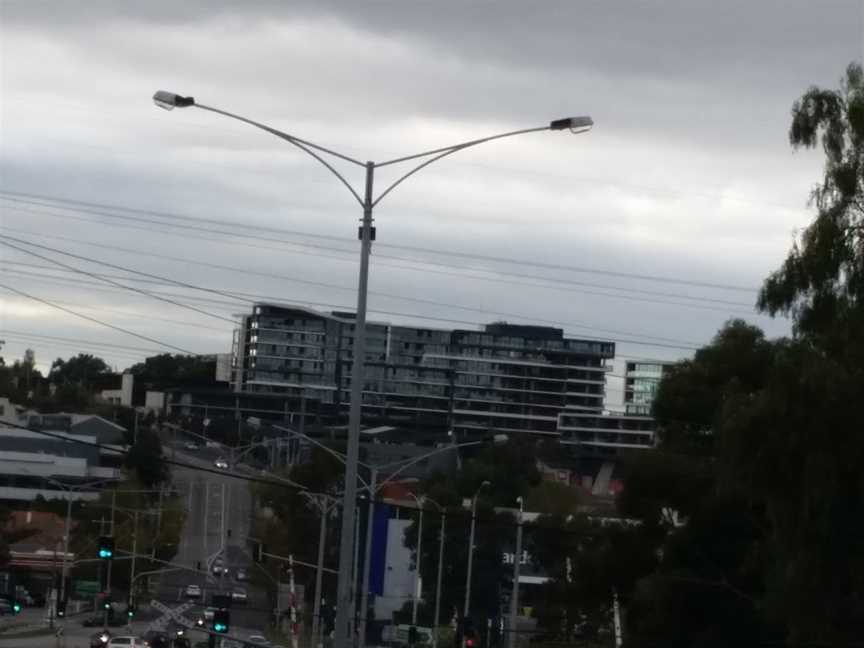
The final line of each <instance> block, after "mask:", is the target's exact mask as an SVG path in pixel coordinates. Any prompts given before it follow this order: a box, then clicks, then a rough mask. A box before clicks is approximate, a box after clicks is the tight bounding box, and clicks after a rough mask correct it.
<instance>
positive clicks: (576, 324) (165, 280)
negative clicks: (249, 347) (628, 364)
mask: <svg viewBox="0 0 864 648" xmlns="http://www.w3.org/2000/svg"><path fill="white" fill-rule="evenodd" d="M3 238H4V237H3V235H2V234H0V245H8V244H7V243H4V242H3V241H2V239H3ZM9 238H11V240H15V241H18V242H21V243H25V244H26V245H32V246H35V247H38V248H41V249H44V250H49V251H52V252H55V253H57V254H63V255H66V256H71V257H74V258H76V259H81V260H85V261H87V262H90V263H96V264H100V265H106V266H108V267H112V268H122V269H123V271H124V272H128V273H133V274H142V275H143V276H146V277H152V278H158V281H150V282H147V283H158V284H159V285H165V284H166V283H171V284H175V285H179V286H182V287H185V288H191V289H195V290H206V291H208V292H209V291H211V290H212V289H209V288H205V287H202V286H196V285H194V284H189V283H187V282H176V281H174V280H171V279H168V278H164V277H159V276H158V275H152V274H150V273H139V272H138V271H137V270H132V269H130V268H125V267H123V266H117V265H114V264H108V263H104V262H101V261H98V260H96V259H94V258H92V257H84V256H81V255H76V254H71V253H69V252H65V251H63V250H59V249H57V248H51V247H48V246H43V245H39V244H36V243H31V242H29V241H24V240H23V239H16V238H12V237H9ZM11 247H15V246H11ZM15 249H18V250H20V251H23V252H27V251H26V250H23V249H21V248H17V247H16V248H15ZM34 256H37V257H39V258H42V259H46V257H43V256H41V255H38V254H34ZM49 261H51V262H52V263H57V264H58V265H61V266H63V265H64V264H60V263H58V262H56V261H53V260H49ZM0 263H3V262H2V261H0ZM13 263H14V262H13ZM35 267H40V266H35ZM64 267H68V266H64ZM71 271H73V272H77V271H78V270H77V269H72V270H71ZM85 274H88V275H89V276H91V277H94V278H99V279H103V280H106V281H109V279H108V278H109V277H112V275H105V274H99V273H85ZM114 278H122V279H126V280H127V281H136V279H134V278H131V277H116V275H115V276H114ZM289 280H290V279H289ZM109 282H110V281H109ZM110 283H115V282H110ZM300 283H306V282H303V281H302V280H300ZM309 283H311V284H312V285H315V286H322V285H323V286H326V285H327V284H322V283H320V282H309ZM144 293H145V294H146V295H148V296H155V295H157V294H158V293H153V292H152V291H144ZM218 294H219V295H222V296H230V297H236V296H238V295H243V296H246V297H251V298H254V299H277V298H272V297H268V296H265V295H255V294H251V293H241V292H233V291H218ZM157 298H158V297H157ZM278 299H279V300H280V301H285V298H278ZM163 301H168V302H169V303H172V304H175V305H179V304H178V302H175V301H172V300H164V299H163ZM415 301H417V302H418V303H422V304H428V305H432V306H437V307H443V308H453V309H456V310H464V311H469V312H474V313H481V314H485V315H491V316H494V317H515V318H519V319H531V320H532V321H534V322H540V323H544V324H551V325H555V326H567V327H571V328H583V329H588V330H593V331H599V332H605V333H609V334H612V335H637V336H638V335H642V336H644V337H646V338H652V339H657V340H662V341H666V342H679V341H680V340H677V339H674V338H668V337H662V336H653V335H648V334H642V333H631V332H627V331H621V330H616V329H609V328H603V327H598V326H594V325H590V324H585V323H583V322H564V321H561V320H553V319H544V318H538V317H532V318H528V317H526V316H524V315H521V314H519V313H509V312H502V311H494V310H490V309H484V308H475V307H470V306H460V305H456V304H449V303H446V302H438V301H433V300H424V299H418V300H415ZM193 310H196V311H197V312H204V311H201V310H200V309H193ZM204 314H207V315H210V313H207V312H204ZM214 317H218V318H219V319H226V318H224V317H221V316H214ZM229 321H231V323H232V324H233V323H235V320H233V319H232V320H229Z"/></svg>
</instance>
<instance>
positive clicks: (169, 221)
mask: <svg viewBox="0 0 864 648" xmlns="http://www.w3.org/2000/svg"><path fill="white" fill-rule="evenodd" d="M0 197H2V198H3V200H8V201H12V202H19V203H24V204H31V205H34V204H35V205H39V206H45V207H53V208H60V209H67V210H71V211H79V212H81V213H90V214H94V215H99V216H104V217H108V218H119V219H125V220H133V221H134V220H139V221H141V222H147V223H151V224H158V225H163V226H169V227H176V228H181V229H189V230H192V231H196V230H197V231H203V232H205V233H222V234H225V235H228V236H234V237H245V238H250V239H258V240H263V241H267V242H272V241H273V240H274V239H273V237H272V236H271V237H266V238H264V237H259V236H253V235H250V234H248V233H244V234H239V233H236V232H230V231H225V230H213V229H212V228H203V227H193V226H187V225H179V224H178V223H176V221H177V220H184V221H189V222H199V223H211V224H220V225H224V226H228V227H242V228H244V229H246V230H248V229H258V230H261V231H267V232H276V233H284V234H289V235H294V236H302V237H306V238H317V239H325V240H330V241H343V242H346V243H354V241H353V239H349V238H345V237H336V236H328V235H322V234H315V233H311V232H300V231H296V230H287V229H283V228H273V227H265V226H257V225H253V224H247V223H243V224H236V223H230V222H227V221H219V220H216V219H203V218H196V217H190V216H183V215H180V214H172V213H166V212H158V211H153V210H141V209H136V208H132V207H123V206H117V205H105V204H100V203H86V202H83V201H74V200H69V199H62V198H56V197H52V196H47V195H44V194H41V195H40V194H27V193H23V192H12V191H3V190H0ZM22 197H23V198H22ZM28 199H30V200H28ZM33 199H35V200H33ZM39 200H41V201H42V202H38V201H39ZM45 201H49V203H48V204H46V202H45ZM50 203H60V204H59V205H56V204H50ZM63 203H67V204H71V205H84V206H85V207H96V208H97V209H87V208H85V207H65V206H63ZM99 209H114V210H121V211H127V212H131V213H141V214H145V215H150V216H155V217H156V218H162V219H166V220H164V221H162V220H158V221H152V220H146V219H140V218H136V217H132V216H127V215H121V214H116V213H110V212H104V211H98V210H99ZM277 240H278V241H279V242H282V243H284V244H287V245H297V243H294V242H292V241H286V240H281V239H277ZM303 245H304V246H305V247H312V248H318V249H322V250H327V251H337V252H341V253H353V250H347V249H345V248H332V247H326V246H320V245H317V244H312V243H308V242H307V243H304V244H303ZM378 246H379V247H391V248H398V249H404V250H408V251H412V252H424V253H429V254H437V255H443V256H452V257H458V258H467V259H471V260H479V261H487V262H492V263H502V264H511V265H519V266H532V267H536V268H542V269H547V270H555V271H567V272H574V273H579V274H598V275H604V276H610V277H616V278H624V279H637V280H642V281H653V282H659V283H669V284H676V285H687V286H694V287H698V288H713V289H721V290H730V291H737V292H748V293H755V292H757V289H755V288H752V287H748V286H740V285H734V284H724V283H716V282H703V281H694V280H689V279H680V278H676V277H664V276H659V275H651V274H645V273H632V272H621V271H617V270H606V269H601V268H590V267H583V266H571V265H566V264H554V263H545V262H540V261H532V260H530V259H514V258H509V257H498V256H492V255H483V254H476V253H468V252H454V251H450V250H440V249H435V248H425V247H418V246H406V245H396V244H387V243H379V244H378ZM377 256H379V257H381V258H388V259H396V260H402V261H416V259H411V258H406V257H398V256H391V255H377ZM434 265H444V266H445V267H447V264H437V263H436V264H434ZM449 267H460V266H452V265H451V266H449ZM461 268H462V269H466V268H465V267H464V266H462V267H461ZM467 269H470V268H467ZM503 274H508V273H503ZM516 276H517V277H521V276H524V275H522V274H519V275H516ZM544 279H547V280H548V279H549V278H544Z"/></svg>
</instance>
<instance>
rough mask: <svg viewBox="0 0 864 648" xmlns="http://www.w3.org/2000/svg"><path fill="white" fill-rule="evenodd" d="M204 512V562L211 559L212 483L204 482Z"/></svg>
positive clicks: (202, 535) (202, 536)
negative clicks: (209, 537)
mask: <svg viewBox="0 0 864 648" xmlns="http://www.w3.org/2000/svg"><path fill="white" fill-rule="evenodd" d="M201 510H202V511H203V512H204V533H202V534H201V539H202V540H203V541H204V560H205V561H206V560H207V558H208V557H209V554H208V553H207V518H208V517H209V515H210V482H209V481H207V480H206V479H205V480H204V506H202V507H201Z"/></svg>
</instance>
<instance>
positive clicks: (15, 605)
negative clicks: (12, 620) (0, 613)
mask: <svg viewBox="0 0 864 648" xmlns="http://www.w3.org/2000/svg"><path fill="white" fill-rule="evenodd" d="M12 613H13V614H20V613H21V604H20V603H19V602H18V601H15V602H14V603H13V604H12Z"/></svg>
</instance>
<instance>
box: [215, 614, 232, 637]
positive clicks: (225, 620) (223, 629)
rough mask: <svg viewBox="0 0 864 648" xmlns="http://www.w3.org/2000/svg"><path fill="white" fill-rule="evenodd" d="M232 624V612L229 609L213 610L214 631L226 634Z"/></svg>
mask: <svg viewBox="0 0 864 648" xmlns="http://www.w3.org/2000/svg"><path fill="white" fill-rule="evenodd" d="M230 626H231V614H230V613H229V612H228V610H216V611H214V612H213V632H218V633H219V634H226V633H227V632H228V628H229V627H230Z"/></svg>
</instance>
